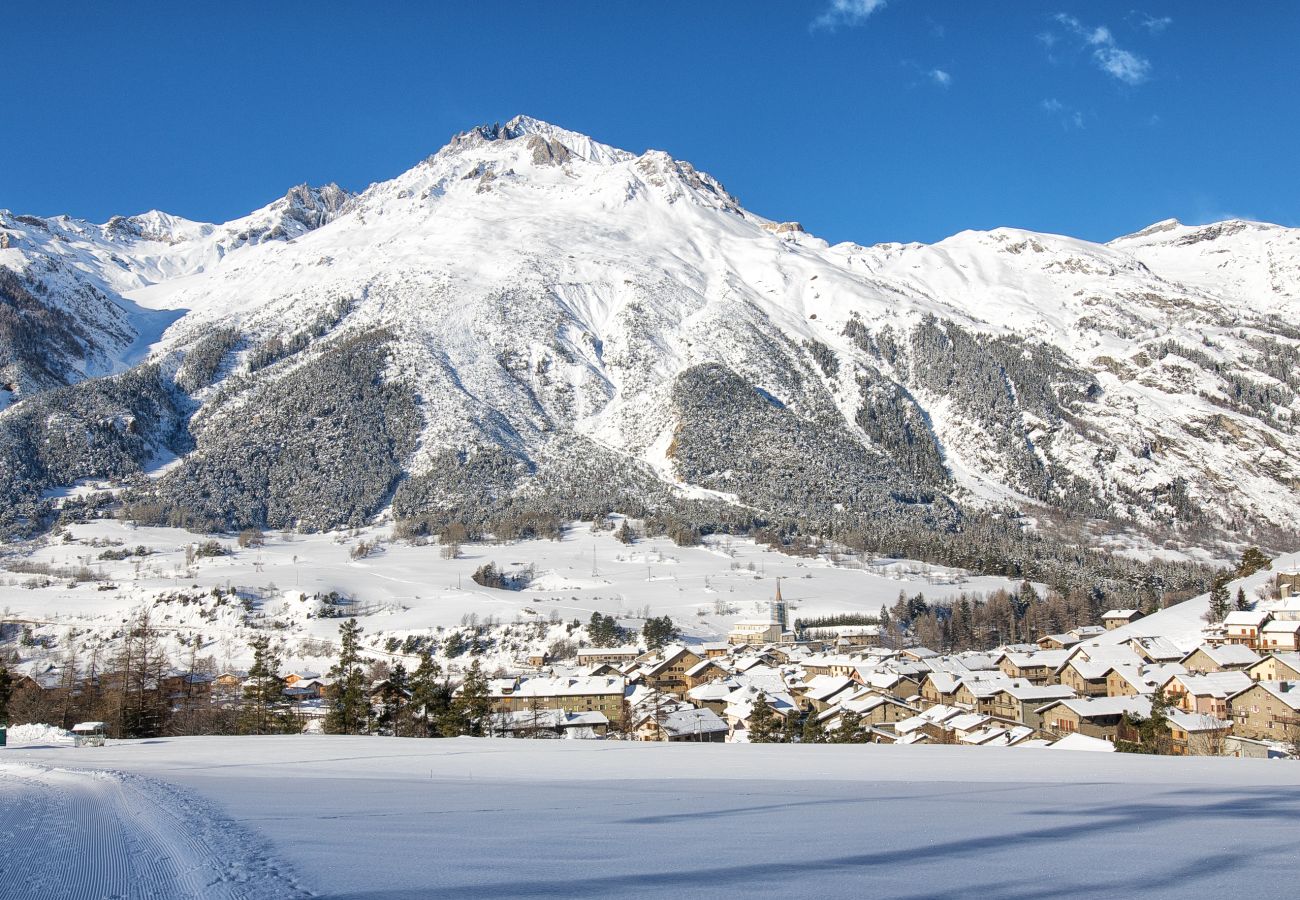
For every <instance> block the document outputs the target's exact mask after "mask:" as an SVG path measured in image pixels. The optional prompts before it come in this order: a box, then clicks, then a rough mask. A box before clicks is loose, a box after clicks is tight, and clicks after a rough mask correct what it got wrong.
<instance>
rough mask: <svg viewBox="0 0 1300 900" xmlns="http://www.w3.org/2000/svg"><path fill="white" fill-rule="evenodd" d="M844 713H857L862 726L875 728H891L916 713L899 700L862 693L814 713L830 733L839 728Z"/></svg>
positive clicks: (914, 709)
mask: <svg viewBox="0 0 1300 900" xmlns="http://www.w3.org/2000/svg"><path fill="white" fill-rule="evenodd" d="M846 711H851V712H855V713H857V714H858V715H859V716H860V717H861V721H862V724H863V725H870V726H873V727H875V728H881V727H888V726H892V725H894V724H895V723H897V722H901V721H903V720H904V719H909V718H911V717H912V716H914V715H916V712H917V710H916V708H915V707H913V706H908V705H907V704H906V703H904V702H903V701H901V700H897V699H895V698H893V697H882V696H881V695H880V694H871V693H867V692H864V693H863V694H862V695H861V696H859V697H856V698H853V699H850V700H845V701H844V702H843V703H840V704H838V705H836V706H834V707H831V708H829V709H826V710H824V711H822V712H820V713H816V715H817V717H818V718H819V719H820V720H821V722H822V725H823V727H825V728H826V729H827V730H828V731H831V730H834V729H836V728H838V727H839V725H840V721H841V718H842V717H843V715H844V713H845V712H846Z"/></svg>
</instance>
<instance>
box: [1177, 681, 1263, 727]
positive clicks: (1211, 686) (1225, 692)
mask: <svg viewBox="0 0 1300 900" xmlns="http://www.w3.org/2000/svg"><path fill="white" fill-rule="evenodd" d="M1250 685H1251V680H1250V676H1249V675H1247V674H1246V673H1245V672H1206V673H1203V674H1196V675H1193V674H1187V675H1174V676H1173V677H1172V678H1170V679H1169V680H1168V681H1166V682H1165V683H1164V684H1162V685H1161V686H1160V688H1161V690H1162V691H1164V693H1165V696H1167V697H1168V698H1169V700H1170V702H1172V703H1173V704H1174V705H1175V706H1177V707H1178V708H1179V709H1181V710H1183V711H1184V712H1189V713H1201V714H1202V715H1207V716H1217V717H1218V718H1227V716H1228V698H1229V697H1231V696H1232V695H1233V694H1236V693H1238V692H1240V691H1243V690H1245V689H1246V688H1248V687H1250Z"/></svg>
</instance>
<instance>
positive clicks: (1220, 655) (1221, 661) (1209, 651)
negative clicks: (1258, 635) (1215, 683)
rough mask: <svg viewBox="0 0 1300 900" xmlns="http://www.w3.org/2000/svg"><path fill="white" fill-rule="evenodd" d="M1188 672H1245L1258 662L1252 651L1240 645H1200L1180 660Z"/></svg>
mask: <svg viewBox="0 0 1300 900" xmlns="http://www.w3.org/2000/svg"><path fill="white" fill-rule="evenodd" d="M1181 662H1182V664H1183V667H1184V668H1185V669H1187V671H1189V672H1224V671H1228V670H1243V671H1244V670H1246V669H1249V668H1250V667H1251V666H1253V665H1255V664H1256V663H1257V662H1259V656H1258V655H1257V654H1256V653H1255V651H1254V650H1251V649H1250V648H1249V647H1246V646H1243V645H1241V644H1220V645H1219V646H1217V647H1215V646H1213V645H1212V644H1202V645H1201V646H1199V647H1197V648H1196V649H1195V650H1193V651H1192V652H1191V653H1189V654H1187V655H1186V656H1184V657H1183V658H1182V660H1181Z"/></svg>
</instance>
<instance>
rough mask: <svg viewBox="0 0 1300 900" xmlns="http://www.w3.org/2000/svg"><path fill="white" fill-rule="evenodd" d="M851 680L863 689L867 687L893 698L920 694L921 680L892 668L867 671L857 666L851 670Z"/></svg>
mask: <svg viewBox="0 0 1300 900" xmlns="http://www.w3.org/2000/svg"><path fill="white" fill-rule="evenodd" d="M852 678H853V680H854V681H855V682H857V683H858V684H860V685H862V686H863V687H869V688H871V689H872V690H876V691H880V692H881V693H885V694H893V695H894V696H895V697H902V698H903V699H907V698H908V697H913V696H916V695H917V694H919V693H920V692H921V680H920V678H919V677H918V676H915V675H904V674H903V673H901V672H897V671H894V670H893V669H892V668H891V669H868V668H866V667H864V666H858V667H857V668H856V669H854V670H853V675H852Z"/></svg>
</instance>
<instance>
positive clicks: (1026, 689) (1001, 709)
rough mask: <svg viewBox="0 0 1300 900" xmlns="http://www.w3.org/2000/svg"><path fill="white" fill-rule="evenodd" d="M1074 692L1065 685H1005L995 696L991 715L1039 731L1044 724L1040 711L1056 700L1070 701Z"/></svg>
mask: <svg viewBox="0 0 1300 900" xmlns="http://www.w3.org/2000/svg"><path fill="white" fill-rule="evenodd" d="M1073 697H1074V691H1073V689H1071V688H1068V687H1066V686H1065V685H1063V684H1047V685H1038V684H1025V683H1018V684H1017V683H1013V684H1008V685H1003V686H1002V687H1001V688H1000V689H999V690H998V692H997V694H996V695H994V698H993V702H992V703H991V704H990V706H989V709H990V710H991V711H992V712H991V714H992V715H994V716H997V717H998V718H1001V719H1008V720H1010V721H1013V722H1023V723H1024V724H1026V725H1028V726H1029V727H1030V728H1033V729H1035V730H1037V729H1038V728H1040V727H1041V726H1042V724H1043V719H1042V716H1040V715H1039V714H1038V710H1039V709H1040V708H1042V707H1043V706H1044V705H1046V704H1048V703H1051V702H1053V701H1054V700H1069V699H1072V698H1073Z"/></svg>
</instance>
